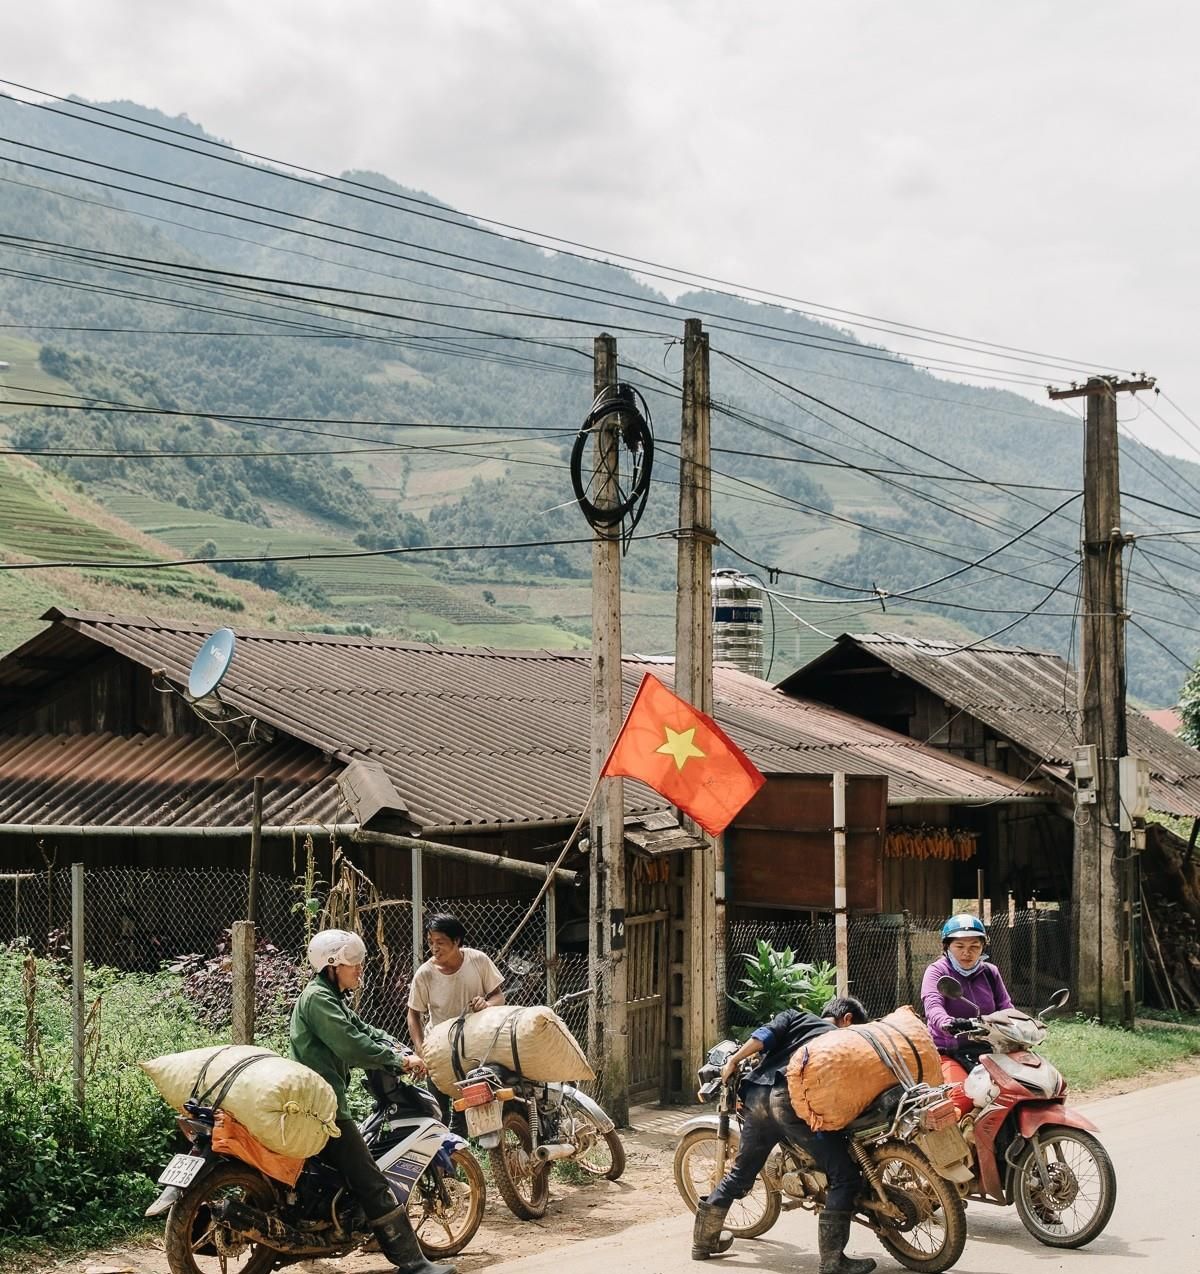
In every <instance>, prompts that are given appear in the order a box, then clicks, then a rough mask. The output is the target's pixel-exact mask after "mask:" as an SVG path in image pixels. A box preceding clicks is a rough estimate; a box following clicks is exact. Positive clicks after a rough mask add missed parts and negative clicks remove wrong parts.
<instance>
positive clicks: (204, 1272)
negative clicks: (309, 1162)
mask: <svg viewBox="0 0 1200 1274" xmlns="http://www.w3.org/2000/svg"><path fill="white" fill-rule="evenodd" d="M226 1198H234V1199H239V1200H244V1201H245V1202H246V1203H248V1204H250V1205H251V1206H253V1207H256V1208H262V1209H263V1210H264V1211H268V1212H269V1211H270V1210H271V1209H273V1208H274V1206H275V1191H274V1189H273V1188H272V1187H271V1184H270V1183H269V1182H268V1181H267V1180H266V1178H265V1177H263V1176H262V1175H261V1174H260V1173H257V1172H255V1171H254V1169H253V1168H249V1167H246V1166H245V1165H243V1164H240V1163H222V1164H218V1165H217V1166H216V1167H215V1168H214V1169H213V1170H212V1171H211V1172H210V1173H209V1174H208V1176H206V1177H205V1178H204V1180H203V1181H201V1182H200V1183H199V1184H198V1185H195V1186H193V1187H192V1188H191V1189H190V1190H186V1191H185V1192H184V1193H183V1194H182V1195H181V1196H180V1197H179V1198H178V1199H176V1200H175V1202H174V1203H173V1204H172V1205H171V1210H170V1212H168V1213H167V1228H166V1233H165V1235H164V1248H165V1251H166V1256H167V1264H168V1265H169V1266H170V1267H171V1274H268V1271H270V1270H271V1269H273V1268H274V1267H275V1264H276V1262H277V1261H278V1260H280V1259H281V1258H280V1254H279V1253H278V1252H275V1251H273V1250H272V1249H271V1248H269V1247H263V1246H262V1245H261V1244H259V1243H249V1242H246V1241H244V1240H239V1239H236V1238H235V1236H234V1234H233V1232H232V1231H231V1230H230V1229H229V1227H228V1226H225V1225H222V1224H220V1223H219V1222H215V1221H213V1219H212V1217H211V1214H210V1211H209V1209H210V1207H211V1205H212V1204H213V1203H215V1202H217V1201H218V1200H219V1199H226Z"/></svg>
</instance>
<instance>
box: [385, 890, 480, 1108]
mask: <svg viewBox="0 0 1200 1274" xmlns="http://www.w3.org/2000/svg"><path fill="white" fill-rule="evenodd" d="M466 936H467V931H466V929H465V928H464V927H463V924H462V921H461V920H459V918H458V917H457V916H450V915H438V916H431V917H430V918H429V919H428V920H427V921H426V922H425V942H426V945H427V946H428V947H429V956H430V958H429V959H428V960H426V961H425V963H424V964H423V965H421V967H420V968H419V969H418V970H417V971H416V973H414V974H413V980H412V985H411V986H410V987H409V988H408V1034H409V1038H410V1039H411V1040H412V1046H413V1048H415V1049H416V1050H417V1052H418V1053H419V1054H421V1055H422V1056H423V1055H424V1051H425V1030H426V1028H427V1027H430V1026H437V1024H438V1023H439V1022H450V1021H453V1020H454V1018H456V1017H461V1016H462V1015H463V1014H464V1013H467V1012H471V1013H478V1012H479V1010H480V1009H486V1008H488V1007H489V1006H492V1005H498V1004H503V1003H504V991H503V990H502V989H501V988H502V986H503V983H504V978H503V977H502V976H501V973H500V970H499V969H497V968H496V966H495V965H494V964H493V963H492V961H491V959H490V958H489V957H488V956H487V955H485V954H484V952H482V951H476V949H475V948H474V947H464V946H463V941H464V939H465V938H466ZM429 1090H430V1092H432V1093H433V1095H434V1096H435V1097H436V1098H437V1102H438V1105H439V1106H440V1107H441V1110H442V1121H443V1123H445V1124H446V1126H447V1127H451V1126H453V1125H452V1122H451V1121H452V1120H453V1121H454V1122H455V1123H460V1124H461V1120H462V1116H461V1115H459V1114H457V1113H456V1112H455V1113H452V1111H451V1106H450V1098H449V1097H447V1096H446V1095H445V1093H443V1092H442V1091H441V1090H440V1089H439V1088H438V1087H437V1085H436V1084H434V1083H433V1082H432V1080H431V1081H430V1083H429ZM460 1131H461V1129H460Z"/></svg>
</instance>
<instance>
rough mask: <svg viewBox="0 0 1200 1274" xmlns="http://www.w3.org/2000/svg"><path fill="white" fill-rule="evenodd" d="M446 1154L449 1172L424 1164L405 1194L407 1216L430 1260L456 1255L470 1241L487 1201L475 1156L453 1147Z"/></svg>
mask: <svg viewBox="0 0 1200 1274" xmlns="http://www.w3.org/2000/svg"><path fill="white" fill-rule="evenodd" d="M450 1158H451V1159H452V1160H453V1162H454V1175H453V1176H450V1175H448V1174H446V1173H442V1172H439V1171H437V1169H435V1168H428V1169H426V1171H425V1172H424V1173H423V1174H422V1176H421V1178H420V1179H419V1180H418V1181H417V1183H416V1185H415V1186H413V1191H412V1193H411V1194H410V1195H409V1196H408V1219H409V1220H410V1221H411V1222H412V1227H413V1230H414V1231H415V1233H416V1236H417V1242H418V1243H420V1245H421V1251H422V1252H424V1253H425V1255H426V1257H427V1258H428V1259H430V1260H439V1259H440V1258H441V1257H443V1256H457V1254H458V1253H459V1252H461V1251H462V1250H463V1248H465V1247H466V1246H467V1244H468V1243H470V1241H471V1240H472V1239H473V1238H474V1237H475V1231H476V1230H478V1229H479V1224H480V1222H481V1221H482V1220H483V1209H484V1205H485V1203H486V1201H487V1185H486V1183H485V1182H484V1179H483V1169H482V1168H481V1167H480V1166H479V1161H478V1160H477V1159H476V1158H475V1156H474V1155H473V1154H472V1153H471V1152H470V1151H469V1150H456V1151H455V1152H454V1153H453V1154H452V1155H451V1156H450Z"/></svg>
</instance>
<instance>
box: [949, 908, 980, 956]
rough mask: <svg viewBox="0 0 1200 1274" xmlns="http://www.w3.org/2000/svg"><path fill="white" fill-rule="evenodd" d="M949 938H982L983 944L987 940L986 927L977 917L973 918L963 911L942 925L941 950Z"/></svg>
mask: <svg viewBox="0 0 1200 1274" xmlns="http://www.w3.org/2000/svg"><path fill="white" fill-rule="evenodd" d="M951 938H982V939H983V941H984V943H986V942H987V940H988V932H987V926H986V925H985V924H984V923H983V921H982V920H980V919H979V917H978V916H973V915H971V913H970V912H967V911H964V912H962V913H961V914H959V915H957V916H951V917H950V919H949V920H947V921H946V923H945V924H944V925H942V946H943V948H944V947H945V946H946V944H947V943H948V942H949V941H950V939H951Z"/></svg>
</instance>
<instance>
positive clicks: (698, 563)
mask: <svg viewBox="0 0 1200 1274" xmlns="http://www.w3.org/2000/svg"><path fill="white" fill-rule="evenodd" d="M683 332H684V340H683V406H682V416H681V419H680V439H679V552H678V560H677V582H676V608H675V692H676V694H678V695H679V696H680V698H682V699H686V700H687V701H688V702H689V703H691V704H692V705H693V706H694V707H696V708H699V709H700V711H701V712H709V713H711V712H712V546H713V542H714V536H713V532H712V471H711V467H710V465H711V440H710V436H711V429H710V398H709V369H708V336H707V335H706V334H705V333H704V330H703V328H702V327H701V324H700V320H699V319H688V320H687V322H686V323H685V324H684V328H683ZM693 830H694V831H696V832H697V833H700V829H699V828H693ZM700 834H703V833H700ZM705 839H706V840H707V841H708V848H706V849H703V850H698V851H696V852H694V853H691V854H689V855H688V856H687V859H686V864H687V866H686V878H685V883H684V906H685V917H684V923H685V927H684V943H683V948H684V949H683V953H682V954H683V979H682V981H683V988H684V992H683V999H684V1004H683V1015H684V1021H683V1031H682V1037H683V1038H682V1045H683V1047H682V1053H683V1059H682V1061H683V1074H684V1085H685V1088H688V1089H690V1087H691V1077H692V1076H693V1075H695V1073H696V1070H697V1069H698V1068H699V1066H700V1064H701V1062H702V1061H703V1059H704V1056H705V1054H706V1052H707V1050H708V1049H709V1048H711V1047H712V1045H713V1044H714V1043H715V1042H716V1039H717V1032H718V1024H719V1022H720V1020H721V1018H722V1016H723V1014H724V999H725V987H724V985H722V981H723V979H722V976H721V975H722V971H723V969H724V964H725V960H724V953H725V906H724V875H725V870H724V850H723V842H722V841H721V839H720V838H719V837H717V838H713V837H710V836H705ZM718 879H719V880H720V881H721V885H722V888H721V894H720V896H718V892H717V882H718Z"/></svg>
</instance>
